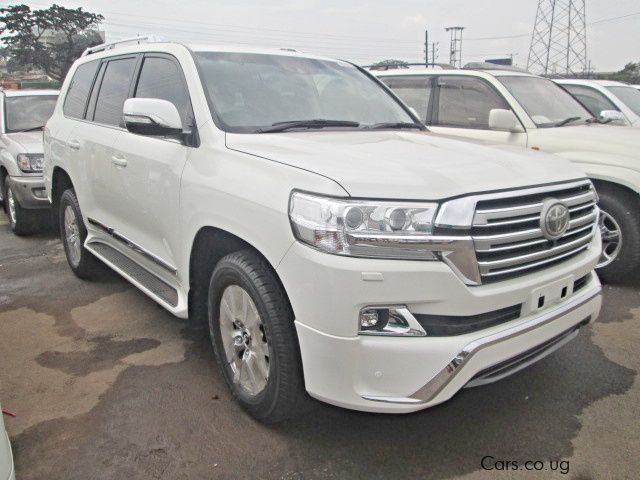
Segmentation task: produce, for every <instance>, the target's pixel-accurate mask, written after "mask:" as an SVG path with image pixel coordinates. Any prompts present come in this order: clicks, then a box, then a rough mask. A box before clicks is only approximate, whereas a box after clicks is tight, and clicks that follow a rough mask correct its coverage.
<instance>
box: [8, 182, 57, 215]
mask: <svg viewBox="0 0 640 480" xmlns="http://www.w3.org/2000/svg"><path fill="white" fill-rule="evenodd" d="M9 185H11V189H12V190H13V195H14V196H15V198H16V200H18V203H19V204H20V206H21V207H22V208H29V209H31V208H50V207H51V203H49V199H48V198H47V192H46V191H45V188H44V178H43V177H41V176H34V177H9Z"/></svg>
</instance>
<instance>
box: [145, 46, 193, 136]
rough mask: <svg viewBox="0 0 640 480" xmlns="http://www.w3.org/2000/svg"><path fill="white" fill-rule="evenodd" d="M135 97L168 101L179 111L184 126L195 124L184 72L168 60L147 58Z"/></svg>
mask: <svg viewBox="0 0 640 480" xmlns="http://www.w3.org/2000/svg"><path fill="white" fill-rule="evenodd" d="M135 96H136V97H138V98H159V99H161V100H167V101H168V102H171V103H173V104H174V105H175V106H176V108H177V109H178V112H179V113H180V118H181V119H182V124H183V125H184V126H187V125H192V124H193V120H192V118H191V117H192V113H191V102H190V101H189V93H188V91H187V86H186V85H185V83H184V80H183V77H182V72H181V71H180V68H179V67H178V65H176V63H175V62H173V61H171V60H170V59H168V58H161V57H147V58H145V60H144V63H143V64H142V70H141V71H140V79H139V80H138V86H137V87H136V93H135Z"/></svg>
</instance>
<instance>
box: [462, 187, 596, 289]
mask: <svg viewBox="0 0 640 480" xmlns="http://www.w3.org/2000/svg"><path fill="white" fill-rule="evenodd" d="M514 193H515V192H514ZM547 198H553V199H557V200H558V201H561V202H563V203H564V204H565V205H566V206H567V207H568V209H569V213H570V216H571V218H570V221H569V227H568V228H567V231H566V232H565V234H564V235H563V236H562V237H560V238H559V239H557V240H555V241H551V240H548V239H547V238H546V237H544V235H543V232H542V230H541V228H540V226H539V222H540V214H541V212H542V208H543V202H544V201H545V199H547ZM596 202H597V195H596V193H595V190H594V189H593V186H592V185H591V183H590V182H583V183H577V184H576V183H571V184H564V185H554V186H550V187H548V189H547V190H543V189H537V190H536V191H535V192H534V193H533V194H531V193H530V192H528V191H524V192H523V194H522V195H520V196H518V195H517V194H514V195H510V196H509V197H506V198H500V197H498V196H496V197H495V198H493V199H489V200H487V201H479V202H478V203H477V205H476V211H475V214H474V217H473V219H474V220H473V225H472V228H471V237H472V239H473V242H474V247H475V251H476V258H477V262H478V269H479V271H480V276H481V278H482V279H483V283H485V282H490V281H497V280H501V279H506V278H510V277H512V276H514V275H525V274H527V273H528V272H530V271H533V270H536V269H539V268H544V267H545V266H547V265H548V264H552V263H556V262H558V261H564V260H565V259H568V258H569V257H571V256H573V255H577V254H579V253H580V252H582V251H584V250H585V249H587V248H588V247H589V245H590V244H591V242H592V240H593V237H594V234H595V233H596V231H597V230H596V225H595V224H596V220H597V218H598V207H597V205H596Z"/></svg>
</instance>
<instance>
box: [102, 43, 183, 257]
mask: <svg viewBox="0 0 640 480" xmlns="http://www.w3.org/2000/svg"><path fill="white" fill-rule="evenodd" d="M133 96H134V97H139V98H159V99H162V100H167V101H170V102H171V103H173V104H174V105H175V106H176V107H177V109H178V111H179V113H180V117H181V119H182V124H183V127H184V130H185V133H188V132H189V131H190V130H191V129H192V128H193V125H194V119H193V111H192V108H191V103H190V99H189V93H188V89H187V86H186V82H185V80H184V76H183V73H182V70H181V67H180V65H179V63H178V62H177V61H176V60H175V58H173V57H171V56H169V55H164V54H145V56H144V58H143V60H142V66H141V68H140V71H139V76H138V79H137V82H136V86H135V87H134V89H133ZM185 143H186V142H185V141H184V139H180V138H164V137H153V136H144V135H137V134H134V133H130V132H127V131H123V132H122V134H121V136H120V138H119V139H118V141H117V144H116V148H115V153H114V156H115V161H116V163H119V165H117V166H116V167H115V170H114V172H115V175H116V178H115V182H112V186H115V188H116V192H117V193H116V194H117V196H118V202H117V222H116V224H115V225H114V229H115V230H116V231H117V232H118V233H120V234H122V235H123V236H125V237H126V238H127V239H128V240H129V241H130V242H132V243H134V244H136V245H137V246H138V247H141V248H143V249H144V250H145V251H146V252H147V253H150V254H151V255H153V256H154V257H155V258H156V259H158V260H160V261H161V262H162V263H163V264H165V265H167V266H173V265H175V263H176V262H175V256H176V252H174V251H172V248H171V246H172V245H176V244H177V242H178V239H179V234H180V216H179V209H180V180H181V176H182V170H183V169H184V166H185V163H186V161H187V158H188V156H189V154H190V152H191V151H192V149H193V148H194V147H191V146H187V145H186V144H185Z"/></svg>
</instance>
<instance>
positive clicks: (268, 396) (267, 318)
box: [208, 254, 292, 421]
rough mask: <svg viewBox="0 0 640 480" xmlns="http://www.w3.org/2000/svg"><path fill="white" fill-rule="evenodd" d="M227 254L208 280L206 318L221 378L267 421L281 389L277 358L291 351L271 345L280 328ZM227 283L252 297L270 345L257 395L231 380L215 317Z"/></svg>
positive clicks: (247, 277)
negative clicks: (263, 380)
mask: <svg viewBox="0 0 640 480" xmlns="http://www.w3.org/2000/svg"><path fill="white" fill-rule="evenodd" d="M228 257H235V258H236V259H237V258H238V257H236V255H235V254H231V255H229V256H228ZM228 257H225V258H223V259H222V260H221V261H220V262H219V263H218V265H217V266H216V268H215V270H214V271H213V274H212V275H211V281H210V283H209V297H208V299H209V302H208V304H209V308H208V310H209V311H208V317H209V331H210V334H211V341H212V344H213V348H214V351H215V354H216V359H217V361H218V364H219V365H220V367H221V370H222V372H223V376H224V379H225V381H226V383H227V385H228V386H229V388H230V389H231V392H232V394H233V396H234V397H235V399H236V400H237V401H238V402H239V403H240V405H241V406H242V408H244V409H245V410H246V411H247V412H248V413H250V414H251V415H252V416H254V417H256V418H258V419H261V420H266V421H269V420H270V414H271V412H273V411H274V410H275V409H276V404H277V402H278V396H279V393H280V388H281V370H280V367H279V365H280V357H281V356H283V355H284V356H286V355H290V354H291V353H292V352H282V351H280V352H279V351H276V349H275V348H274V347H275V345H276V342H275V341H274V337H273V336H274V335H278V330H279V329H278V328H276V325H274V323H273V320H274V319H272V318H271V314H270V312H269V309H268V308H267V306H266V304H265V300H264V299H263V297H262V294H261V293H260V291H259V290H258V288H257V287H256V285H255V284H254V282H253V281H252V280H251V277H250V275H249V273H248V272H246V271H245V270H244V269H243V268H242V266H241V265H240V263H241V262H237V261H234V259H230V260H227V258H228ZM230 285H238V286H239V287H241V288H243V289H244V290H245V291H246V292H247V293H248V294H249V296H250V297H251V299H252V300H253V302H254V304H255V306H256V308H257V310H258V313H259V315H260V317H261V319H262V323H263V325H264V329H265V335H266V337H267V342H268V345H269V378H268V380H267V385H266V387H265V389H264V390H263V391H262V392H260V393H259V394H258V395H256V396H251V395H248V394H247V393H246V392H244V391H243V390H242V388H240V387H239V386H237V385H235V384H234V383H233V373H232V370H231V367H229V365H227V362H226V356H225V350H224V346H223V344H222V338H221V333H220V324H219V318H218V316H219V311H220V299H221V297H222V294H223V292H224V290H225V288H227V287H228V286H230ZM285 321H286V320H285ZM278 343H279V342H278Z"/></svg>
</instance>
